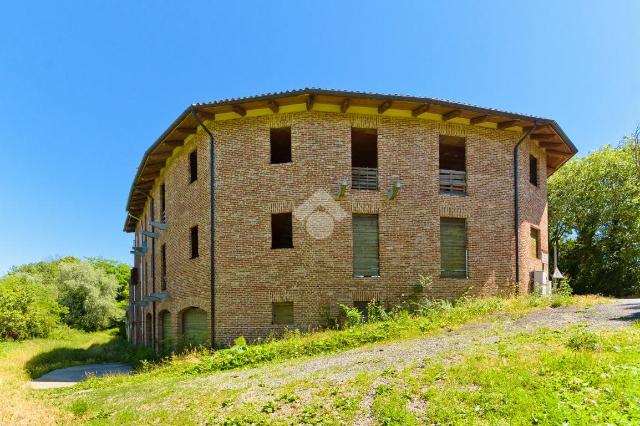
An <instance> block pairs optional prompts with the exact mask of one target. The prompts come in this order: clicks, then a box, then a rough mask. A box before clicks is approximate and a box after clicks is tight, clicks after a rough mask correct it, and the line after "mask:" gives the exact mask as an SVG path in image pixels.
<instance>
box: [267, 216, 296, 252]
mask: <svg viewBox="0 0 640 426" xmlns="http://www.w3.org/2000/svg"><path fill="white" fill-rule="evenodd" d="M292 247H293V220H292V218H291V213H276V214H272V215H271V248H273V249H281V248H292Z"/></svg>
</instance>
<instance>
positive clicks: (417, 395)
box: [0, 296, 640, 425]
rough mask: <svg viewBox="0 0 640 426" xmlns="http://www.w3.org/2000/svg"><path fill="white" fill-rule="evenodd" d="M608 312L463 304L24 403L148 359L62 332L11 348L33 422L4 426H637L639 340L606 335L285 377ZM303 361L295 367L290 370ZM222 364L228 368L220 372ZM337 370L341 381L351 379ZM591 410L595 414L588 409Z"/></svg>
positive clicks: (172, 362) (145, 369)
mask: <svg viewBox="0 0 640 426" xmlns="http://www.w3.org/2000/svg"><path fill="white" fill-rule="evenodd" d="M601 301H602V300H601V299H597V298H593V297H591V298H585V297H571V296H567V297H564V298H562V300H561V301H557V300H555V301H554V300H548V299H543V298H536V297H532V296H528V297H523V298H517V299H498V298H487V299H469V300H464V301H461V302H459V303H457V304H448V303H444V302H432V303H431V304H424V306H422V309H421V310H414V311H413V313H408V311H406V310H402V311H400V310H398V311H396V312H391V313H388V314H389V317H388V318H387V319H385V320H377V321H374V322H369V323H366V322H361V323H358V324H356V325H354V326H353V327H349V328H345V329H343V330H330V331H323V332H319V333H310V334H305V335H301V334H297V333H290V334H289V335H287V336H286V337H285V338H284V339H283V340H277V341H270V342H264V343H261V344H256V345H247V344H246V342H245V341H244V339H238V341H237V342H236V345H235V346H234V348H231V349H229V350H227V351H219V352H216V353H220V354H226V355H225V356H224V357H222V358H215V357H214V355H215V354H216V353H211V352H210V351H207V350H202V351H194V352H190V353H186V354H183V355H179V356H178V355H176V356H173V357H171V358H168V359H166V360H164V361H163V362H160V363H158V364H149V363H145V362H139V363H138V365H139V368H138V373H137V374H135V375H133V376H129V377H122V376H119V377H111V378H103V379H90V380H88V381H86V382H84V383H82V384H79V385H76V386H74V387H73V388H68V389H58V390H50V391H37V392H35V391H34V392H31V393H25V392H24V391H22V392H17V391H15V390H13V389H20V388H21V384H20V381H24V380H27V379H28V377H29V375H30V374H34V375H35V374H40V373H42V372H44V371H48V370H49V369H52V368H58V367H60V366H65V365H74V363H81V362H96V361H115V360H122V359H126V360H129V361H131V360H134V361H135V360H138V359H141V358H142V357H144V356H146V355H145V354H142V353H136V352H135V351H133V350H132V349H131V348H130V347H128V346H127V345H126V343H125V342H124V341H123V340H122V339H121V338H120V337H118V336H115V335H114V334H112V333H111V332H98V333H91V334H86V333H83V332H80V331H75V330H67V331H65V332H61V333H59V334H58V332H57V331H56V332H55V333H54V334H53V335H52V338H51V339H47V340H45V339H35V340H30V341H26V342H10V343H5V344H0V377H2V380H1V381H0V391H2V392H5V391H6V392H8V394H7V395H8V396H7V398H10V399H12V400H13V399H14V398H15V399H16V400H19V401H21V402H20V403H19V404H18V405H19V406H21V407H23V408H24V409H22V410H21V411H20V413H18V414H15V413H14V414H13V415H17V416H18V419H16V417H10V416H9V415H8V414H7V413H6V410H9V409H10V407H4V408H0V418H3V419H5V420H6V421H7V422H8V423H12V421H13V422H14V423H15V422H18V421H17V420H20V418H19V416H27V417H31V416H40V415H41V414H42V413H47V420H48V421H47V422H49V423H54V422H58V423H78V422H88V423H91V424H133V423H139V422H143V423H144V422H145V421H148V419H149V418H153V419H154V420H155V421H157V422H159V423H163V424H228V425H236V424H240V425H246V424H291V423H295V424H341V423H342V424H344V423H346V424H349V423H351V422H353V421H354V420H355V419H357V418H360V417H361V416H363V415H367V416H370V417H372V418H373V419H372V420H373V423H374V424H383V425H405V424H423V423H428V424H431V423H438V424H451V423H470V424H474V423H482V424H496V423H509V419H511V418H512V419H513V421H512V423H515V424H523V423H524V424H530V423H536V422H537V423H540V424H558V423H562V422H563V419H578V420H579V421H577V422H578V423H580V422H582V423H604V422H606V421H610V422H611V423H624V422H625V420H626V421H627V422H628V423H632V422H633V421H631V420H629V419H636V417H633V416H635V415H637V414H635V411H637V406H635V408H634V406H633V405H632V403H631V402H630V401H633V400H634V399H633V398H638V397H640V394H638V384H637V383H638V381H637V377H636V375H637V371H640V370H639V369H640V361H639V359H640V358H639V357H638V352H639V350H638V348H639V347H640V327H630V328H628V330H627V329H625V330H620V331H617V332H615V333H602V334H600V333H599V334H594V333H593V332H590V331H587V330H584V329H581V328H578V329H576V330H575V331H572V332H570V333H566V332H564V333H559V332H552V331H541V332H539V333H536V334H533V335H530V334H527V335H518V336H515V337H513V336H507V335H503V336H502V337H501V338H500V340H499V341H498V342H497V343H495V344H487V345H482V346H480V347H475V348H474V347H473V346H471V347H469V349H467V350H466V351H465V352H460V351H455V352H454V353H451V354H446V353H445V354H443V355H442V356H440V357H438V358H437V359H427V360H421V359H416V360H415V365H413V364H412V365H411V366H410V367H409V368H407V369H402V370H396V369H394V368H390V369H384V370H383V369H367V370H365V372H363V373H360V374H357V375H353V377H351V376H349V377H348V378H347V379H345V381H342V382H340V386H339V387H336V382H334V381H333V380H330V379H326V378H325V377H318V376H313V375H311V376H306V375H305V376H302V377H298V378H296V377H289V375H288V373H287V371H288V368H289V367H291V366H295V365H296V364H297V363H299V362H301V361H300V357H303V356H311V355H315V354H318V353H326V351H329V352H335V351H339V350H344V349H348V348H351V347H355V346H358V345H362V344H367V343H368V342H374V343H375V342H379V341H382V340H390V339H395V340H400V339H405V338H411V337H420V336H425V335H429V334H433V333H436V332H439V331H441V330H443V329H444V330H447V329H450V328H453V327H456V326H457V325H460V324H463V323H465V322H469V321H472V320H474V319H481V318H490V319H491V320H492V321H495V327H494V328H493V329H492V330H493V331H492V332H494V333H501V332H500V330H501V327H500V322H501V321H502V320H510V319H513V318H515V317H520V316H522V315H524V314H525V313H527V312H531V311H532V310H534V309H539V308H544V307H547V306H550V304H552V303H554V302H555V303H560V302H561V304H565V305H566V304H580V305H583V306H588V305H591V304H593V303H597V302H601ZM594 336H595V337H594ZM594 338H595V339H596V340H595V344H594V343H593V339H594ZM239 348H243V349H242V350H240V349H239ZM250 348H270V350H268V351H267V350H266V349H263V350H265V351H266V352H271V353H275V354H276V356H274V357H272V358H251V357H247V355H244V354H246V353H250V354H254V355H255V354H262V353H263V352H261V350H257V351H256V352H251V351H252V349H250ZM296 348H297V353H296V351H295V349H296ZM317 348H322V349H320V350H318V349H317ZM266 352H265V353H266ZM147 355H148V354H147ZM294 356H295V357H296V359H291V360H288V358H292V357H294ZM216 359H217V360H218V361H222V360H223V359H224V360H226V361H225V362H224V363H223V362H221V363H219V364H214V363H213V360H216ZM250 365H251V366H260V365H262V366H261V369H260V370H251V371H250V372H246V373H245V372H242V371H236V372H234V373H229V375H228V376H227V379H226V380H227V381H226V382H224V381H223V382H222V383H225V384H224V385H221V384H220V383H219V382H210V379H209V378H207V377H204V376H208V375H210V374H212V372H215V371H221V370H228V369H238V368H243V367H247V366H250ZM336 368H337V369H338V370H337V373H339V370H340V369H348V368H350V366H336ZM23 369H24V371H26V373H23V372H22V370H23ZM242 374H244V375H243V376H240V375H242ZM256 375H260V376H259V377H262V378H263V379H260V380H269V381H270V382H269V383H265V384H264V385H260V386H265V387H266V388H267V389H268V391H266V392H265V395H267V398H268V399H264V398H263V397H261V398H257V399H254V398H255V396H252V395H253V394H254V393H255V390H254V391H253V392H252V391H251V389H250V388H248V387H247V386H249V385H247V383H246V381H245V380H244V379H243V377H245V378H250V377H254V376H256ZM283 379H284V380H283ZM631 379H634V380H633V381H632V380H631ZM271 380H273V381H272V382H271ZM5 388H7V389H5ZM9 388H10V389H9ZM34 398H35V399H34ZM587 398H589V399H592V400H593V401H595V402H596V403H597V404H598V405H596V404H595V403H594V404H593V405H590V404H584V403H583V401H584V400H585V399H587ZM609 409H611V410H613V411H611V412H610V410H609ZM3 410H5V413H4V414H5V415H4V416H3V412H2V411H3ZM363 410H364V411H363ZM634 410H635V411H634ZM363 413H364V414H363ZM616 416H617V417H616ZM535 419H537V420H535ZM593 419H596V420H597V421H595V422H594V421H592V420H593ZM23 420H24V419H23ZM30 421H32V422H37V423H43V422H40V421H34V420H33V419H30ZM47 422H44V423H47Z"/></svg>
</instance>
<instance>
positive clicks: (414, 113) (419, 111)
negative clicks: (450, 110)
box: [411, 104, 431, 117]
mask: <svg viewBox="0 0 640 426" xmlns="http://www.w3.org/2000/svg"><path fill="white" fill-rule="evenodd" d="M429 108H431V105H429V104H423V105H420V106H419V107H417V108H414V109H412V110H411V115H412V116H413V117H417V116H419V115H420V114H424V113H425V112H427V111H429Z"/></svg>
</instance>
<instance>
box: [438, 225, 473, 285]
mask: <svg viewBox="0 0 640 426" xmlns="http://www.w3.org/2000/svg"><path fill="white" fill-rule="evenodd" d="M440 273H441V275H442V276H443V277H451V278H466V277H467V226H466V222H465V220H464V219H455V218H441V219H440Z"/></svg>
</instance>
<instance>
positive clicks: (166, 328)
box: [158, 311, 173, 351]
mask: <svg viewBox="0 0 640 426" xmlns="http://www.w3.org/2000/svg"><path fill="white" fill-rule="evenodd" d="M159 319H160V324H159V327H158V328H159V329H160V348H161V349H163V350H165V351H168V350H170V349H171V347H172V346H173V336H172V333H171V314H170V313H169V311H162V312H160V315H159Z"/></svg>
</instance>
